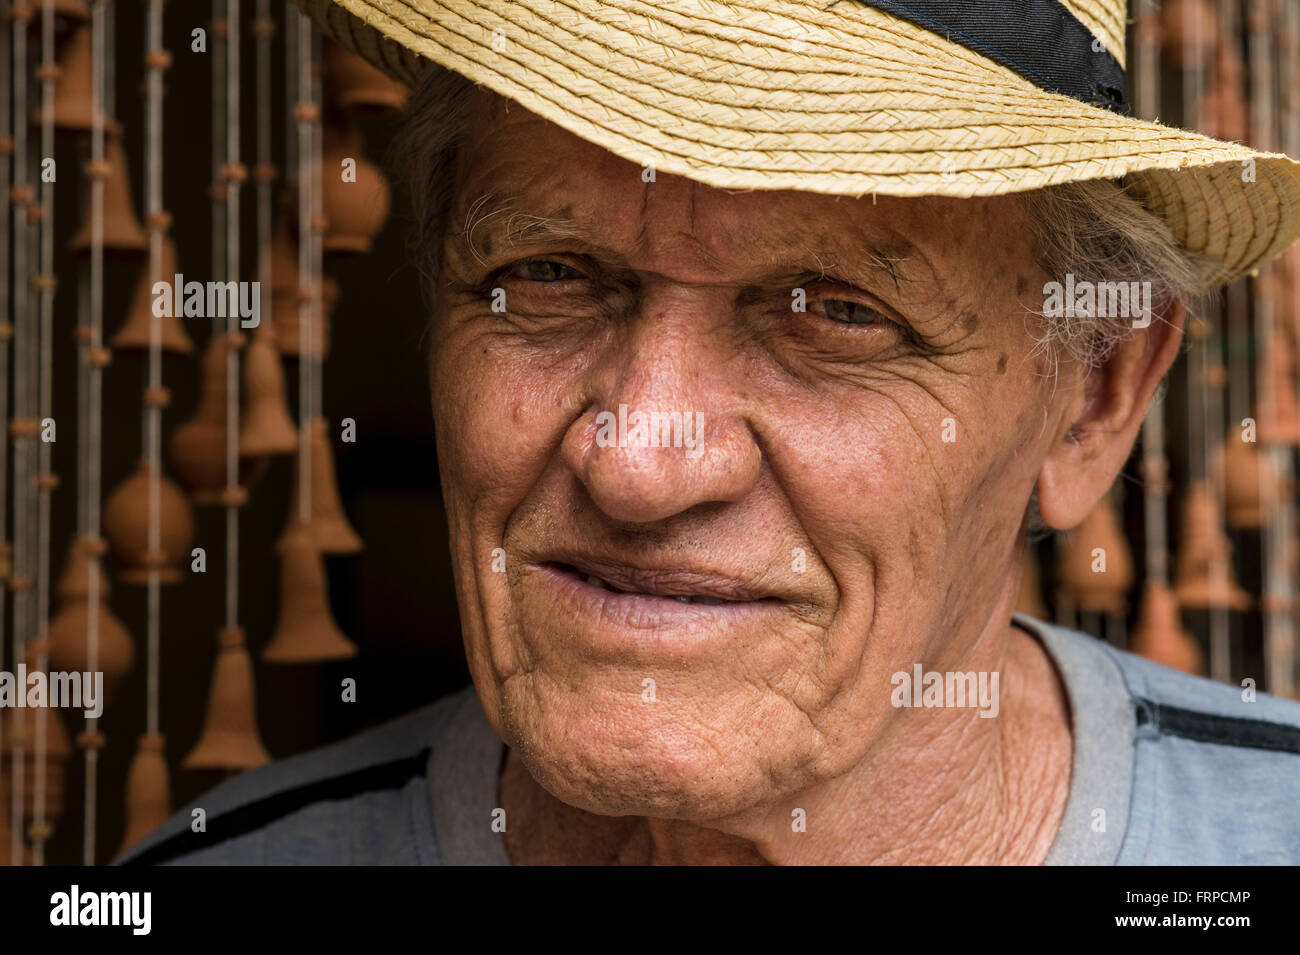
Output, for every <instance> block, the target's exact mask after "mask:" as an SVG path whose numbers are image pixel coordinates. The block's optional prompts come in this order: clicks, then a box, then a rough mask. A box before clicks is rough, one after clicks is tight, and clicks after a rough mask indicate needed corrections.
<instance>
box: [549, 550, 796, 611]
mask: <svg viewBox="0 0 1300 955" xmlns="http://www.w3.org/2000/svg"><path fill="white" fill-rule="evenodd" d="M543 566H546V567H549V568H550V569H552V570H555V571H558V572H560V573H563V574H566V575H568V576H572V577H576V578H578V579H579V580H581V581H582V582H583V583H585V584H586V585H587V586H589V587H593V588H595V589H597V590H603V591H606V592H608V593H611V594H614V595H626V596H636V597H660V598H667V599H672V600H676V601H678V602H679V603H684V604H701V605H704V606H709V607H717V606H722V605H724V604H734V603H751V602H755V601H766V600H775V599H776V598H775V597H773V596H772V595H771V594H767V593H763V592H761V591H759V590H758V589H757V588H755V587H753V586H751V585H749V584H746V583H744V582H743V581H740V580H737V579H736V578H734V577H731V576H728V575H725V574H720V573H713V572H709V571H701V570H695V569H693V568H686V567H634V566H629V565H626V564H619V563H615V562H613V561H606V560H601V559H593V558H590V557H581V558H574V557H570V558H569V559H567V560H564V561H559V560H552V561H546V562H544V564H543Z"/></svg>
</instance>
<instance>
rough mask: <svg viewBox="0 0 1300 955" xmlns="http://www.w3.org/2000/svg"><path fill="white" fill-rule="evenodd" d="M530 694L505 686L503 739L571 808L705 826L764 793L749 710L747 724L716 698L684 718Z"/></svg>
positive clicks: (648, 708)
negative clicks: (684, 821)
mask: <svg viewBox="0 0 1300 955" xmlns="http://www.w3.org/2000/svg"><path fill="white" fill-rule="evenodd" d="M528 682H529V683H530V684H533V683H534V681H532V680H530V681H528ZM534 685H535V684H534ZM532 689H533V687H531V686H530V687H524V686H519V685H517V684H515V685H511V684H507V686H506V687H504V688H503V695H502V709H503V713H502V717H503V718H502V729H503V735H504V738H505V740H506V742H507V743H508V744H509V745H510V746H511V747H512V748H514V749H516V750H517V751H518V752H519V755H520V758H521V759H522V761H523V763H524V765H525V766H526V767H527V768H528V771H529V772H530V773H531V774H532V776H533V778H534V779H536V780H537V782H538V784H539V785H541V786H542V787H543V788H544V789H546V790H547V791H548V792H550V793H551V795H553V796H554V797H555V798H557V799H559V800H561V801H563V802H566V803H568V804H569V805H571V806H576V807H578V808H579V809H584V810H586V811H587V812H591V813H595V814H597V815H603V816H626V815H636V816H649V817H658V818H672V819H685V820H695V821H704V820H709V819H719V818H723V817H727V816H733V815H737V814H740V813H743V812H745V811H746V810H749V809H752V808H753V807H754V806H755V805H757V804H758V803H759V802H760V801H762V800H763V798H764V797H765V796H770V794H771V791H770V777H769V776H768V775H767V773H765V772H764V766H768V765H770V761H769V759H768V758H767V757H768V756H769V755H770V754H768V753H764V754H763V755H764V758H763V759H762V760H760V759H759V756H760V753H759V751H758V749H757V748H756V744H755V740H754V739H753V736H752V727H753V726H754V725H756V724H755V723H754V721H753V712H754V710H753V707H752V706H751V707H750V709H749V711H748V712H749V713H750V714H751V715H750V717H749V718H748V719H746V720H744V721H739V720H737V719H736V718H734V717H732V716H731V715H730V714H731V713H737V714H739V713H744V712H745V711H744V710H739V709H732V710H730V712H727V711H726V710H724V709H723V708H722V707H723V705H724V704H723V703H721V702H720V701H718V700H714V701H711V703H710V704H709V708H704V709H694V708H693V713H694V714H696V715H695V716H694V717H693V718H690V719H683V718H682V712H681V711H680V710H674V709H673V708H671V707H669V706H667V705H666V704H664V703H663V702H658V703H649V702H644V701H643V700H642V698H641V696H640V694H639V693H635V692H632V693H627V692H624V693H617V694H616V693H611V692H609V691H608V690H606V691H605V692H603V693H601V692H598V691H597V692H593V691H591V690H588V689H584V688H581V687H573V688H569V689H558V688H555V689H549V690H548V691H547V692H546V693H545V695H538V694H535V693H533V692H530V691H531V690H532ZM712 707H718V709H716V710H715V709H713V708H712ZM706 720H707V721H708V722H707V728H705V726H704V725H702V724H704V723H705V721H706ZM764 737H765V740H766V741H769V742H771V741H774V739H775V737H773V736H772V735H771V734H767V733H765V734H764ZM723 740H733V741H735V742H734V743H733V744H726V745H724V744H723V743H722V741H723Z"/></svg>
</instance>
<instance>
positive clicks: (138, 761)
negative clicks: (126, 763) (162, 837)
mask: <svg viewBox="0 0 1300 955" xmlns="http://www.w3.org/2000/svg"><path fill="white" fill-rule="evenodd" d="M171 802H172V800H171V780H170V777H169V774H168V772H167V757H166V754H165V753H164V741H163V737H162V736H161V735H160V734H158V733H145V734H144V735H143V736H141V737H140V740H139V742H138V743H137V744H136V749H135V758H134V759H132V760H131V768H130V769H128V770H127V774H126V835H125V837H123V839H122V848H121V849H119V850H118V855H122V854H124V853H125V852H126V851H127V850H128V849H130V848H131V847H132V846H133V845H135V844H136V843H137V842H139V841H140V840H141V839H143V838H144V837H145V836H147V835H149V833H151V832H153V831H154V830H155V829H157V828H158V827H159V826H161V825H162V824H163V823H164V822H166V821H167V818H168V817H169V816H170V815H171Z"/></svg>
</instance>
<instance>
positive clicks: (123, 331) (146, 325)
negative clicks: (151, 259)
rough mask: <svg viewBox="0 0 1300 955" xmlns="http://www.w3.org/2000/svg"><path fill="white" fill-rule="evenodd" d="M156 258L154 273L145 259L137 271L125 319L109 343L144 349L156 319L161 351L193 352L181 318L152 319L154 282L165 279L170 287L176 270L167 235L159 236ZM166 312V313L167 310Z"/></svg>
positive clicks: (173, 245) (173, 249) (174, 256)
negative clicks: (158, 251)
mask: <svg viewBox="0 0 1300 955" xmlns="http://www.w3.org/2000/svg"><path fill="white" fill-rule="evenodd" d="M159 259H160V260H161V262H160V268H159V270H158V272H157V273H156V274H155V273H154V272H153V270H151V269H150V268H149V263H148V262H146V263H145V264H144V268H142V269H141V270H140V281H139V282H138V283H137V284H136V287H135V295H134V296H132V298H131V307H130V308H129V309H128V310H127V313H126V321H125V322H123V323H122V327H121V328H120V329H118V332H117V334H116V335H114V336H113V338H112V341H111V344H112V346H113V347H114V348H117V349H119V350H127V349H148V348H149V343H150V335H151V334H152V331H153V323H154V322H155V321H156V322H157V323H158V332H159V342H160V344H161V346H162V350H163V351H165V352H172V353H173V354H177V355H190V354H193V352H194V342H192V341H190V336H189V333H188V332H186V331H185V326H184V324H182V322H181V317H180V316H179V315H170V314H169V315H163V316H162V317H160V318H155V317H154V314H153V306H154V298H155V296H154V292H153V287H154V283H156V282H166V283H167V284H168V287H170V286H171V283H172V278H173V276H174V275H175V274H176V271H177V269H176V244H175V243H174V242H172V240H171V238H170V237H169V236H164V237H163V240H162V255H161V256H159ZM167 311H168V312H170V311H171V309H167Z"/></svg>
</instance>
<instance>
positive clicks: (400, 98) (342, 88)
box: [325, 43, 411, 111]
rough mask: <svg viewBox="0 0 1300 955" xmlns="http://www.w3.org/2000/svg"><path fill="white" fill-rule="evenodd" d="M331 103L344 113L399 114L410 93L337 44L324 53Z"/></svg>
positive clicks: (327, 47) (328, 46) (328, 47)
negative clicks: (397, 112) (373, 112)
mask: <svg viewBox="0 0 1300 955" xmlns="http://www.w3.org/2000/svg"><path fill="white" fill-rule="evenodd" d="M325 76H326V77H327V78H328V80H329V88H330V94H331V95H330V99H331V101H332V102H334V103H335V104H337V105H338V106H341V107H342V108H343V109H355V110H374V111H390V110H391V111H400V110H403V109H405V108H406V101H407V99H408V98H409V97H410V95H411V91H410V90H409V89H407V87H406V86H404V85H403V84H401V83H398V82H397V81H396V80H391V79H389V78H388V77H387V76H386V75H385V74H384V73H381V72H380V71H379V70H377V69H375V68H374V67H373V66H371V65H370V64H369V63H367V62H366V61H365V60H364V59H362V58H361V57H359V56H357V55H356V54H355V53H353V52H351V51H350V50H347V49H344V48H343V47H341V46H339V45H338V44H337V43H330V44H328V45H327V46H326V49H325Z"/></svg>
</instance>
